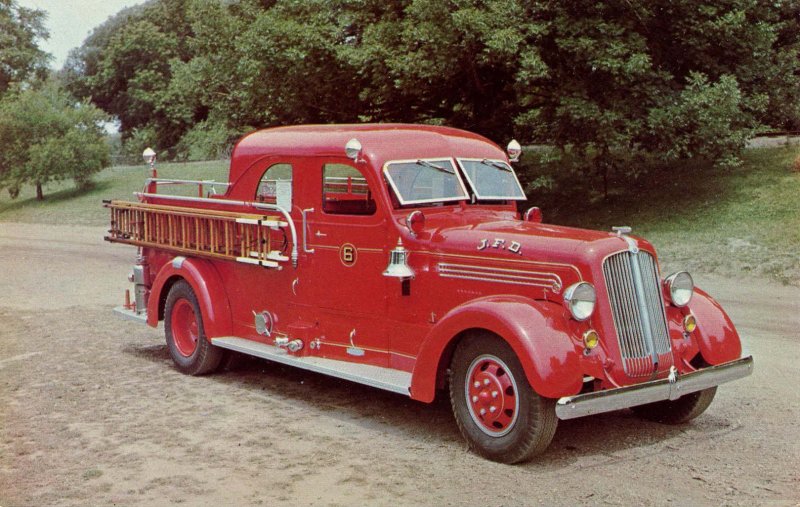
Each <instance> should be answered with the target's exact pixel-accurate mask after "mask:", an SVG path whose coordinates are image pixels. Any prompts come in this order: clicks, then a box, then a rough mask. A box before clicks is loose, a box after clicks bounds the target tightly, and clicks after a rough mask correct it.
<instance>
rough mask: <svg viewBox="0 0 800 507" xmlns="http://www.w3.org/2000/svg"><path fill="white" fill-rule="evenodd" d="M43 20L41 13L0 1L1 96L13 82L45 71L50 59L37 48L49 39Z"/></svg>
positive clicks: (42, 13)
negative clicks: (40, 43)
mask: <svg viewBox="0 0 800 507" xmlns="http://www.w3.org/2000/svg"><path fill="white" fill-rule="evenodd" d="M44 18H45V13H44V11H40V10H35V9H26V8H24V7H20V6H19V5H17V2H15V1H14V0H0V97H2V96H3V94H5V93H6V91H8V89H9V87H10V86H11V85H12V83H20V82H23V81H25V80H26V79H28V78H30V77H32V76H34V75H39V76H43V75H44V73H45V72H46V68H47V60H48V58H49V56H48V55H47V53H45V52H44V51H42V50H41V49H39V46H38V45H37V39H46V38H47V36H48V35H47V30H45V28H44Z"/></svg>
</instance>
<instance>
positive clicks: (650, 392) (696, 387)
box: [556, 356, 753, 419]
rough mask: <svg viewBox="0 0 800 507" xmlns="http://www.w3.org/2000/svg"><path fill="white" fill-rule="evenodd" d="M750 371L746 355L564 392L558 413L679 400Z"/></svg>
mask: <svg viewBox="0 0 800 507" xmlns="http://www.w3.org/2000/svg"><path fill="white" fill-rule="evenodd" d="M751 373H753V357H752V356H748V357H743V358H742V359H737V360H736V361H731V362H729V363H723V364H719V365H716V366H709V367H708V368H703V369H702V370H697V371H693V372H691V373H685V374H683V375H670V378H668V379H662V380H653V381H651V382H644V383H642V384H635V385H632V386H626V387H619V388H616V389H607V390H605V391H596V392H593V393H586V394H577V395H575V396H565V397H563V398H561V399H559V400H558V403H557V404H556V415H557V416H558V418H559V419H575V418H576V417H583V416H587V415H592V414H601V413H603V412H610V411H612V410H620V409H623V408H628V407H634V406H636V405H644V404H645V403H653V402H655V401H663V400H677V399H678V398H680V397H681V396H683V395H684V394H689V393H693V392H695V391H702V390H703V389H708V388H709V387H714V386H718V385H720V384H724V383H725V382H730V381H731V380H736V379H740V378H743V377H746V376H748V375H750V374H751Z"/></svg>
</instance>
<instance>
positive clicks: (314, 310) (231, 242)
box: [105, 124, 752, 463]
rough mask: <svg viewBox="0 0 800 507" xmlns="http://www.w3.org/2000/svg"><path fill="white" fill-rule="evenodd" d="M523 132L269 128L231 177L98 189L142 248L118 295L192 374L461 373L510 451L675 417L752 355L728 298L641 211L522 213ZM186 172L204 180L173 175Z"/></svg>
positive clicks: (357, 377) (473, 420)
mask: <svg viewBox="0 0 800 507" xmlns="http://www.w3.org/2000/svg"><path fill="white" fill-rule="evenodd" d="M520 151H521V149H520V147H519V145H518V144H517V143H516V142H512V143H511V144H509V148H508V151H504V150H502V149H501V148H499V147H498V146H497V145H496V144H494V143H493V142H491V141H489V140H487V139H485V138H483V137H481V136H479V135H476V134H473V133H470V132H466V131H462V130H457V129H452V128H445V127H435V126H424V125H401V124H378V125H330V126H298V127H282V128H273V129H267V130H262V131H257V132H255V133H252V134H250V135H248V136H245V137H244V138H243V139H242V140H240V141H239V143H238V144H237V145H236V147H235V149H234V151H233V154H232V158H231V164H230V174H229V180H228V181H227V182H224V183H219V182H212V181H189V180H182V181H179V180H168V179H159V178H157V177H154V178H150V179H148V180H147V181H146V183H145V188H144V190H143V191H142V192H138V193H137V194H136V195H137V197H138V199H137V200H136V201H135V202H124V201H107V202H105V206H106V207H108V208H109V209H110V213H111V227H110V231H109V234H108V236H107V237H106V239H107V240H109V241H111V242H115V243H124V244H130V245H134V246H137V247H138V256H137V261H136V265H135V266H134V269H133V274H132V275H131V278H130V279H131V281H132V282H133V283H134V295H135V296H134V298H133V300H130V299H128V300H126V304H125V305H124V306H123V307H120V308H118V309H117V311H118V312H119V313H120V314H122V315H123V316H126V317H129V318H132V319H136V320H139V321H142V322H146V323H147V324H148V325H150V326H153V327H155V326H157V325H158V323H159V322H160V321H163V322H164V330H165V335H166V341H167V345H168V348H169V351H170V354H171V356H172V359H173V360H174V362H175V364H176V366H177V368H178V369H179V370H181V371H183V372H185V373H188V374H193V375H199V374H206V373H211V372H213V371H214V370H215V369H217V368H218V367H219V365H220V363H221V362H222V361H223V360H224V359H225V356H226V355H227V354H231V353H244V354H249V355H252V356H257V357H261V358H264V359H268V360H270V361H274V362H279V363H284V364H289V365H293V366H296V367H299V368H304V369H308V370H312V371H315V372H320V373H323V374H327V375H332V376H336V377H340V378H344V379H347V380H350V381H353V382H359V383H362V384H367V385H369V386H373V387H375V388H380V389H386V390H389V391H393V392H396V393H400V394H403V395H406V396H410V397H411V398H413V399H415V400H419V401H423V402H431V401H432V400H433V399H434V397H435V395H436V393H437V392H438V391H441V390H448V391H449V397H450V400H451V402H452V406H453V412H454V416H455V420H456V422H457V424H458V426H459V428H460V430H461V432H462V434H463V435H464V437H465V438H466V440H467V442H468V443H469V445H470V447H471V448H472V449H474V450H475V451H476V452H477V453H479V454H481V455H482V456H485V457H487V458H489V459H492V460H496V461H500V462H506V463H513V462H519V461H523V460H526V459H529V458H530V457H532V456H534V455H536V454H538V453H541V452H543V451H544V450H545V449H546V448H547V446H548V444H549V443H550V441H551V439H552V437H553V434H554V432H555V430H556V426H557V422H558V420H559V419H569V418H574V417H582V416H586V415H590V414H596V413H601V412H606V411H611V410H618V409H622V408H629V407H630V408H632V409H633V410H635V411H636V412H637V413H639V414H641V415H642V416H643V417H647V418H650V419H654V420H659V421H662V422H667V423H681V422H684V421H687V420H689V419H691V418H694V417H696V416H698V415H699V414H700V413H702V412H703V411H704V410H705V409H706V408H707V407H708V405H709V404H710V403H711V400H712V399H713V397H714V393H715V391H716V386H717V385H719V384H721V383H724V382H727V381H730V380H734V379H737V378H740V377H743V376H746V375H748V374H750V372H751V371H752V358H750V357H746V358H742V357H740V356H741V344H740V340H739V336H738V334H737V332H736V330H735V328H734V326H733V324H732V322H731V320H730V318H729V317H728V316H727V315H726V314H725V312H724V311H723V310H722V308H721V307H720V306H719V305H718V304H717V303H716V302H715V301H714V300H713V299H712V298H711V297H710V296H708V295H707V294H706V293H704V292H703V291H701V290H700V289H698V288H696V287H694V284H693V281H692V278H691V276H689V274H688V273H685V272H679V273H674V274H671V275H669V276H662V274H661V273H660V270H659V265H658V262H657V257H656V252H655V250H654V248H653V246H652V245H651V244H650V243H648V242H647V241H645V240H643V239H641V238H638V237H635V236H632V235H631V234H630V229H629V228H626V227H619V228H615V230H613V231H610V232H599V231H590V230H582V229H574V228H568V227H560V226H555V225H548V224H544V223H541V214H540V213H539V211H538V209H536V208H533V209H531V210H529V211H528V212H526V213H524V214H520V213H519V212H518V211H517V202H518V201H524V200H525V199H526V197H525V194H524V191H523V189H522V187H521V185H520V183H519V181H518V179H517V176H516V174H515V172H514V169H513V167H512V162H514V161H516V159H517V158H518V157H519V154H520ZM175 185H180V186H181V187H185V186H187V185H189V186H196V187H197V188H198V189H199V191H198V192H197V193H196V194H194V195H186V193H183V194H181V193H164V192H160V191H159V190H160V189H162V188H166V187H167V186H170V187H173V186H175Z"/></svg>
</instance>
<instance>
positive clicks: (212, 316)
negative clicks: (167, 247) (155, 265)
mask: <svg viewBox="0 0 800 507" xmlns="http://www.w3.org/2000/svg"><path fill="white" fill-rule="evenodd" d="M175 277H180V278H182V279H184V280H186V281H187V282H188V283H189V285H190V286H191V287H192V290H194V293H195V295H196V296H197V302H198V303H199V304H200V313H201V314H202V317H203V327H204V328H205V332H206V337H208V338H209V339H210V338H213V337H217V336H229V335H231V334H232V322H233V321H232V318H231V307H230V302H229V301H228V294H227V293H226V292H225V285H224V284H223V283H222V278H221V277H220V276H219V273H218V272H217V270H216V268H215V267H214V265H213V264H211V263H210V262H209V261H206V260H203V259H187V258H185V257H175V258H174V259H173V260H172V261H171V262H168V263H166V264H164V266H163V267H162V268H161V270H160V271H159V272H158V275H156V278H155V280H154V281H153V286H152V287H151V289H150V298H149V300H148V302H147V324H148V325H150V326H153V327H155V326H157V325H158V321H159V309H160V308H159V306H160V302H161V301H162V299H163V298H166V296H167V294H166V293H164V292H165V290H169V287H170V286H171V285H172V283H171V282H170V281H171V280H173V279H174V278H175ZM168 282H169V283H168Z"/></svg>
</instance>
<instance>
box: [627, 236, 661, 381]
mask: <svg viewBox="0 0 800 507" xmlns="http://www.w3.org/2000/svg"><path fill="white" fill-rule="evenodd" d="M630 252H631V253H630V256H629V257H628V261H629V262H630V265H631V269H632V270H633V287H634V289H635V290H636V301H637V302H638V303H639V304H638V305H637V306H638V310H639V318H640V319H641V320H642V331H644V339H645V340H647V346H648V348H649V349H650V357H651V358H652V360H653V371H658V352H656V341H655V339H654V338H653V325H652V323H653V321H652V320H651V319H650V311H649V310H648V309H647V296H646V295H645V292H644V283H643V280H642V268H641V266H640V265H639V249H638V248H637V249H636V250H635V251H634V250H631V251H630Z"/></svg>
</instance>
